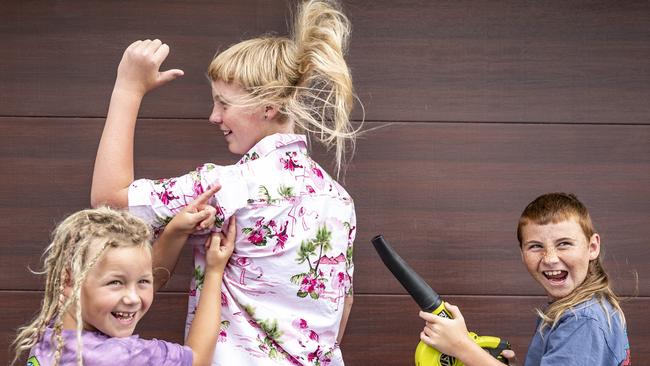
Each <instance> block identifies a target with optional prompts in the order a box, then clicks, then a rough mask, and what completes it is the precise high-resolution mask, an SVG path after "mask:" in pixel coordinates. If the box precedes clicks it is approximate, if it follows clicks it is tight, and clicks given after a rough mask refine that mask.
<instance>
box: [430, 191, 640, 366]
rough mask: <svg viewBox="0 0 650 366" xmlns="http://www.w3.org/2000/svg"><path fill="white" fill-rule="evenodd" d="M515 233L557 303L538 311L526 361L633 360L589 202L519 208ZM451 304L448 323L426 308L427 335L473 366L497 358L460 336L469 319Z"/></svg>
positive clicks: (549, 199)
mask: <svg viewBox="0 0 650 366" xmlns="http://www.w3.org/2000/svg"><path fill="white" fill-rule="evenodd" d="M517 239H518V240H519V248H520V249H521V257H522V260H523V262H524V265H525V266H526V268H527V269H528V272H529V273H530V275H531V276H532V277H533V279H535V281H537V282H538V283H539V284H540V285H541V286H542V288H543V289H544V290H545V292H546V294H547V295H548V297H549V299H550V301H551V302H550V303H549V305H548V306H547V307H546V309H545V310H540V309H537V313H538V315H539V322H538V326H537V329H536V332H535V335H534V337H533V339H532V341H531V343H530V346H529V347H528V352H527V354H526V361H525V363H524V365H526V366H531V365H533V366H536V365H585V366H601V365H602V366H605V365H631V361H630V346H629V342H628V338H627V332H626V328H625V316H624V314H623V309H621V306H620V304H619V299H618V297H617V296H616V294H614V292H613V291H612V288H611V286H610V283H609V279H608V276H607V273H606V272H605V269H604V268H603V265H602V262H601V255H600V253H601V242H600V236H599V235H598V234H597V233H596V231H595V229H594V226H593V224H592V221H591V217H590V215H589V212H588V211H587V208H586V207H585V206H584V204H582V202H580V201H579V200H578V198H577V197H576V196H575V195H573V194H567V193H548V194H544V195H542V196H539V197H537V198H536V199H535V200H534V201H532V202H531V203H530V204H528V206H526V208H525V209H524V211H523V213H522V214H521V217H520V219H519V224H518V226H517ZM451 309H452V313H455V314H454V315H455V319H453V320H449V321H443V322H440V321H438V320H437V319H432V317H429V316H425V314H424V313H421V317H422V318H424V319H425V320H427V326H426V327H425V329H424V331H423V332H422V334H421V338H422V340H424V341H425V342H427V343H429V344H430V345H432V346H434V347H436V348H438V349H441V351H442V350H443V349H444V351H443V352H445V353H449V354H451V355H454V356H457V357H458V358H460V359H461V360H462V361H463V362H464V363H465V365H468V366H471V365H491V364H495V363H494V362H493V361H492V360H489V358H490V357H489V356H488V357H486V356H485V355H481V354H479V353H477V352H476V349H475V348H476V347H474V346H472V345H470V344H468V343H470V342H467V341H466V339H467V337H466V336H463V338H464V339H461V338H459V335H460V333H458V332H460V331H462V330H463V328H464V326H465V324H464V321H463V319H462V315H460V311H458V308H457V307H453V306H452V307H451ZM465 332H466V330H465ZM465 334H466V333H465ZM447 351H449V352H447ZM490 362H491V363H490ZM511 364H512V362H511ZM496 365H498V362H497V363H496Z"/></svg>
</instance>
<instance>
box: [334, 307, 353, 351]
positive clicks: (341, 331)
mask: <svg viewBox="0 0 650 366" xmlns="http://www.w3.org/2000/svg"><path fill="white" fill-rule="evenodd" d="M353 301H354V299H353V297H352V295H350V296H346V297H345V305H344V306H343V316H341V324H340V325H339V333H338V335H337V336H336V342H337V343H339V344H340V343H341V341H342V340H343V334H345V327H346V326H347V325H348V318H349V317H350V311H352V303H353Z"/></svg>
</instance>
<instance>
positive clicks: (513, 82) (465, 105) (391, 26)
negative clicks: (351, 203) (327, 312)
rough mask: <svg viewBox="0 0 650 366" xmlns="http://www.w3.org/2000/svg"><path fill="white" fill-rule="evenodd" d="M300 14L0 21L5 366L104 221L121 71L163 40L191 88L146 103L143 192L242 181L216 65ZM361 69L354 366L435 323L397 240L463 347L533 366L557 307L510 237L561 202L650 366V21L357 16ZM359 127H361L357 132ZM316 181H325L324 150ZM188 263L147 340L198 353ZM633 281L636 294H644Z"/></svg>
mask: <svg viewBox="0 0 650 366" xmlns="http://www.w3.org/2000/svg"><path fill="white" fill-rule="evenodd" d="M287 5H288V3H287V2H286V1H279V0H273V1H270V0H238V1H207V0H205V1H198V0H193V1H169V0H166V1H162V0H156V1H154V0H148V1H134V2H131V1H102V0H85V1H66V0H63V1H44V0H42V1H29V0H5V1H2V3H0V50H1V51H0V54H1V57H0V131H2V132H1V134H0V167H1V169H0V175H1V176H0V217H2V220H0V233H1V235H2V239H0V268H2V272H1V273H2V275H1V276H2V277H1V280H0V307H1V309H0V360H5V359H7V357H8V353H7V348H8V344H9V341H10V338H11V337H12V336H13V334H14V331H15V329H16V327H17V326H18V325H20V324H23V323H25V322H26V321H27V320H28V319H29V318H30V317H31V316H32V315H33V314H34V312H35V311H36V309H37V308H38V306H39V301H40V296H41V289H42V287H43V285H42V278H39V277H37V276H34V275H32V274H30V273H29V271H28V270H27V267H28V266H29V267H30V268H33V269H38V268H39V259H40V258H39V256H40V253H41V252H42V250H43V248H44V247H45V246H46V244H47V240H48V235H49V232H50V230H51V229H52V228H53V226H54V225H55V223H56V222H58V221H59V220H60V219H62V218H63V217H64V216H65V215H67V214H69V213H71V212H73V211H75V210H78V209H81V208H84V207H86V206H88V204H89V184H90V177H91V172H92V164H93V160H94V155H95V150H96V147H97V143H98V140H99V136H100V132H101V128H102V126H103V123H104V117H105V114H106V110H107V106H108V99H109V96H110V93H111V89H112V83H113V80H114V75H115V70H116V66H117V63H118V62H119V60H120V57H121V54H122V51H123V49H124V48H125V47H126V46H127V45H128V44H130V42H131V41H133V40H135V39H140V38H160V39H162V40H163V41H165V42H167V43H168V44H170V46H171V49H172V53H171V55H170V56H169V58H168V60H167V62H166V63H165V66H167V67H170V68H171V67H178V68H182V69H184V70H185V74H186V76H185V77H183V78H182V79H180V80H177V81H175V82H173V83H172V84H170V85H169V86H166V87H164V88H163V89H160V90H157V91H155V92H154V93H152V94H151V95H149V96H148V97H147V98H146V100H145V103H144V105H143V107H142V110H141V119H140V122H139V125H138V132H137V146H136V155H137V175H138V176H146V177H163V176H173V175H178V174H181V173H183V172H185V171H187V170H188V169H190V168H191V167H193V166H195V165H197V164H199V163H201V162H205V161H215V162H217V163H221V164H229V163H232V162H234V161H235V157H233V156H231V155H229V154H228V153H227V151H226V150H225V148H224V144H223V142H222V140H221V138H220V136H219V133H218V132H217V131H215V129H214V128H213V127H210V126H209V125H208V124H207V116H208V113H209V109H210V103H211V100H210V92H209V86H208V83H207V82H206V79H205V76H204V74H205V69H206V66H207V64H208V63H209V61H210V59H211V57H212V55H213V54H214V53H215V51H216V50H218V49H223V48H225V47H227V46H228V45H229V44H232V43H235V42H237V41H239V40H242V39H244V38H249V37H252V36H256V35H258V34H260V33H263V32H268V31H275V32H277V33H281V34H282V33H285V31H286V29H285V28H286V23H287V15H288V11H287V8H288V6H287ZM344 5H345V8H346V11H347V13H348V14H349V16H350V18H351V19H352V23H353V26H354V30H353V36H352V41H351V48H350V55H349V61H350V66H351V68H352V71H353V75H354V79H355V85H356V88H357V91H358V94H359V97H360V98H361V100H362V101H363V104H364V106H365V112H366V113H365V120H366V123H365V126H366V127H367V128H369V129H373V128H376V127H382V128H379V129H375V130H372V131H371V132H368V133H367V134H366V135H365V136H364V137H363V138H362V139H360V141H359V144H358V150H357V154H356V156H355V159H354V161H353V163H352V165H351V166H350V168H349V170H348V173H347V176H346V180H345V185H346V186H347V187H348V189H349V191H350V192H351V193H352V195H353V196H354V197H355V202H356V207H357V216H358V220H359V223H358V224H359V230H358V237H357V241H356V245H355V246H356V248H355V254H354V255H355V290H356V296H355V304H354V307H353V311H352V315H351V319H350V322H349V324H348V329H347V333H346V336H345V339H344V341H343V345H342V347H343V350H344V357H345V359H346V361H347V364H348V365H351V366H358V365H411V364H412V354H413V351H414V348H415V346H416V343H417V342H418V333H419V331H420V329H421V326H422V322H421V321H420V320H419V319H418V318H417V310H418V309H417V307H416V305H415V304H414V303H413V301H411V299H410V298H409V297H408V296H407V295H406V293H405V292H404V291H403V290H402V289H401V287H400V286H399V284H398V283H397V282H396V281H395V280H394V279H393V277H392V276H391V275H390V273H389V272H388V271H387V270H385V269H384V267H383V266H382V264H381V263H380V261H379V260H378V257H377V256H376V254H375V253H374V251H373V249H372V247H371V245H369V239H370V238H371V237H373V236H374V235H375V234H378V233H383V234H384V235H385V236H386V237H387V238H388V239H389V240H390V241H391V242H392V244H393V246H394V247H395V248H396V249H397V250H398V251H399V252H400V253H401V254H402V255H403V257H404V258H405V259H406V260H407V261H409V262H410V263H411V264H412V266H413V267H414V268H415V269H416V270H417V271H419V273H421V274H422V275H423V276H424V277H425V278H426V280H427V281H428V282H429V283H430V284H431V285H432V286H433V287H434V288H435V289H437V291H438V292H440V293H441V294H442V295H443V296H444V297H445V298H446V299H447V300H449V301H451V302H453V303H456V304H458V305H460V306H461V309H462V310H463V313H464V315H465V318H466V320H467V322H468V326H469V327H470V328H471V329H473V330H475V331H477V332H479V333H481V334H490V335H499V336H501V337H504V338H507V339H508V340H509V341H510V342H511V343H512V344H513V347H514V349H515V351H516V352H517V354H518V355H519V357H520V360H522V359H523V357H524V355H525V353H526V350H527V346H528V342H529V340H530V338H531V336H532V334H533V330H534V324H535V318H534V313H533V308H534V307H535V306H540V305H542V304H544V302H545V300H546V299H545V297H544V296H543V293H542V291H541V290H540V288H538V286H537V285H536V284H535V283H534V282H533V281H532V280H531V279H530V277H529V276H528V274H527V272H526V270H525V269H524V267H523V265H522V264H521V261H520V256H519V252H518V247H517V242H516V238H515V234H514V231H515V226H516V221H517V219H518V216H519V214H520V212H521V210H522V209H523V207H524V206H525V205H526V204H527V203H528V202H529V201H530V200H532V199H533V198H535V197H536V196H537V195H539V194H541V193H545V192H549V191H569V192H575V193H576V194H577V195H578V196H579V197H580V198H581V199H582V200H583V201H584V202H585V203H586V204H587V205H588V207H589V208H590V210H591V213H592V215H593V218H594V220H595V223H596V225H597V228H598V230H599V232H600V233H601V235H602V238H603V243H604V248H605V252H604V257H605V264H606V266H607V268H608V270H609V272H610V274H611V277H612V279H613V281H614V285H615V289H616V291H617V292H618V293H619V294H621V295H622V296H623V297H625V298H626V300H625V302H624V304H623V308H624V310H625V312H626V315H627V319H628V324H629V329H628V332H629V336H630V342H631V346H632V355H633V362H634V364H635V365H644V364H650V330H649V329H650V316H649V313H648V310H647V309H648V308H650V270H649V266H648V262H649V261H650V241H649V239H648V238H650V100H649V99H650V98H649V97H650V66H649V65H650V63H649V60H650V3H649V2H647V1H614V0H609V1H605V0H603V1H598V0H596V1H560V0H558V1H541V2H534V1H516V0H506V1H491V0H474V1H466V0H460V1H431V0H349V1H345V4H344ZM354 117H355V119H356V120H357V121H358V120H360V119H361V118H362V114H361V112H360V108H357V109H356V112H355V114H354ZM316 154H317V155H318V156H320V157H321V159H320V160H321V161H328V159H329V158H328V157H326V156H325V155H324V154H323V153H322V152H321V151H320V150H319V149H316ZM190 265H191V263H190V256H189V253H185V255H184V258H183V261H182V265H181V268H179V270H178V272H177V275H176V277H175V279H174V280H173V282H172V283H171V284H170V285H169V286H168V287H167V289H166V290H165V291H164V292H163V293H161V294H160V295H159V296H158V297H157V300H156V303H155V304H154V308H153V309H152V311H151V313H150V315H148V317H147V318H146V319H145V320H144V321H143V323H142V324H141V327H140V333H141V334H142V335H143V336H146V337H154V336H155V337H158V338H163V339H169V340H173V341H177V342H181V341H182V329H183V322H184V315H185V302H186V294H185V292H186V288H187V283H188V281H189V274H190ZM637 277H638V284H637V283H636V281H635V279H636V278H637Z"/></svg>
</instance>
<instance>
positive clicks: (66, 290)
mask: <svg viewBox="0 0 650 366" xmlns="http://www.w3.org/2000/svg"><path fill="white" fill-rule="evenodd" d="M61 277H62V278H61V283H62V284H63V296H65V297H66V298H67V297H70V296H71V295H72V276H71V274H70V268H66V269H65V270H64V271H63V273H62V274H61Z"/></svg>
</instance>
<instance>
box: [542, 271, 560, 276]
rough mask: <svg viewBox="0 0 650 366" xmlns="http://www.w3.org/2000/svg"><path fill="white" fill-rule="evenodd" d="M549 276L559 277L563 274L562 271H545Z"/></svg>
mask: <svg viewBox="0 0 650 366" xmlns="http://www.w3.org/2000/svg"><path fill="white" fill-rule="evenodd" d="M544 273H545V274H546V275H547V276H559V275H561V274H562V271H544Z"/></svg>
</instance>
